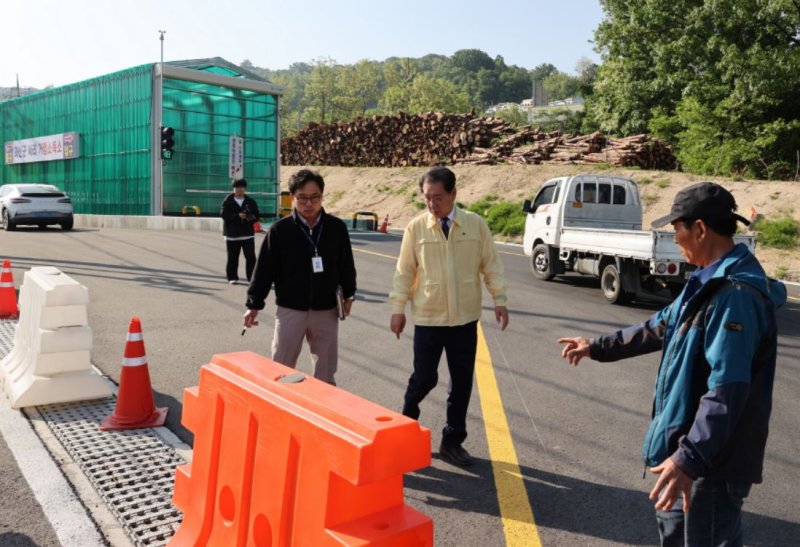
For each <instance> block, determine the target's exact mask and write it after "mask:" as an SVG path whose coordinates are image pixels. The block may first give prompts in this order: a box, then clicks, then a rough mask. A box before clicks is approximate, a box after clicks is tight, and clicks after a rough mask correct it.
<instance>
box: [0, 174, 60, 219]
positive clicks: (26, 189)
mask: <svg viewBox="0 0 800 547" xmlns="http://www.w3.org/2000/svg"><path fill="white" fill-rule="evenodd" d="M0 222H2V224H3V228H4V229H5V230H15V229H16V228H17V226H19V225H21V224H28V225H33V226H38V227H39V228H42V229H43V228H46V227H47V226H48V224H60V225H61V228H62V229H64V230H72V225H73V223H74V219H73V216H72V200H71V199H70V198H69V197H67V196H66V195H65V194H64V192H62V191H61V190H59V189H58V188H56V187H55V186H52V185H50V184H33V183H31V184H28V183H20V184H4V185H3V186H0Z"/></svg>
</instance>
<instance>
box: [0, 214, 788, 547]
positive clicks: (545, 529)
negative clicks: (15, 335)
mask: <svg viewBox="0 0 800 547" xmlns="http://www.w3.org/2000/svg"><path fill="white" fill-rule="evenodd" d="M260 237H262V236H259V239H260ZM399 241H400V239H399V237H398V235H396V234H389V235H381V234H353V245H354V249H355V251H356V265H357V269H358V286H359V290H358V297H357V301H356V302H355V304H354V306H353V315H352V316H351V317H350V318H348V319H347V320H346V321H344V322H343V323H342V324H341V326H340V328H341V330H340V355H341V358H340V363H339V373H338V374H337V383H338V385H339V386H340V387H342V388H344V389H346V390H348V391H351V392H353V393H356V394H358V395H361V396H363V397H365V398H368V399H370V400H372V401H375V402H377V403H379V404H381V405H384V406H386V407H388V408H390V409H394V410H398V409H399V408H400V406H401V400H402V395H403V391H404V387H405V384H406V382H407V378H408V375H409V373H410V369H411V333H412V332H413V329H412V328H411V326H409V328H407V332H406V333H404V334H403V336H402V337H401V339H400V340H396V339H395V337H394V335H392V333H391V332H390V331H389V328H388V322H389V315H390V311H389V306H388V303H387V293H388V291H389V288H390V284H391V275H392V272H393V269H394V257H395V256H396V254H397V252H398V249H399ZM499 248H500V250H501V253H502V254H501V256H502V258H503V262H504V264H505V266H506V276H507V279H508V282H509V294H510V302H509V309H510V312H511V322H510V325H509V327H508V329H507V330H506V331H504V332H501V331H500V330H499V329H498V328H497V327H496V325H494V319H493V313H492V309H491V307H490V306H489V305H488V304H487V305H486V306H485V312H484V317H483V320H482V329H483V333H484V336H485V339H486V343H487V345H488V348H489V352H490V355H491V360H492V369H491V370H492V372H493V374H494V377H495V378H496V381H497V386H498V390H499V394H500V398H501V401H502V410H503V411H504V414H505V418H506V419H507V422H508V428H509V431H510V435H511V439H513V447H514V453H515V455H516V459H517V461H518V465H519V470H520V474H521V477H522V480H523V481H524V487H525V494H526V496H525V498H526V499H524V500H523V502H527V503H528V504H529V505H530V507H531V509H532V513H533V519H534V522H535V525H532V526H531V527H529V528H528V531H531V530H533V533H534V534H536V535H537V536H538V538H539V539H540V540H541V544H543V545H622V544H634V545H655V544H657V540H658V535H657V532H656V528H655V520H654V516H653V513H652V503H651V502H649V501H648V500H647V492H649V489H650V488H651V487H652V484H653V480H652V479H651V478H650V477H649V476H648V477H647V478H645V479H642V473H643V471H644V467H643V465H642V463H641V460H640V457H639V454H640V450H641V441H642V438H643V435H644V432H645V428H646V425H647V422H648V417H649V413H650V408H651V394H652V389H653V382H654V378H655V374H656V368H657V365H658V355H656V354H653V355H650V356H645V357H641V358H638V359H634V360H630V361H627V362H622V363H614V364H598V363H592V362H588V361H585V362H584V363H582V364H581V366H580V367H578V368H572V367H570V366H569V365H567V364H566V363H565V362H563V361H562V360H561V358H560V354H559V352H560V348H559V347H558V345H557V344H556V342H555V340H556V339H557V338H558V337H561V336H567V335H573V334H584V335H588V336H591V335H595V334H600V333H604V332H607V331H610V330H615V329H617V328H619V327H623V326H626V325H629V324H632V323H635V322H639V321H642V320H644V319H645V318H646V317H647V316H648V315H650V314H651V313H653V312H654V311H655V309H656V307H654V306H652V305H647V304H639V305H636V306H633V307H616V306H609V305H607V304H605V302H604V301H603V299H602V297H601V295H600V292H599V289H598V288H597V284H596V283H595V282H593V281H591V280H588V279H585V278H580V277H574V278H568V279H566V280H556V281H554V282H550V283H544V282H538V281H536V280H534V279H533V278H532V275H531V273H530V270H529V266H528V260H529V259H528V258H527V257H525V256H524V255H523V254H522V252H521V250H520V249H519V248H518V247H514V246H508V247H506V246H501V247H499ZM1 258H8V259H10V260H11V261H12V266H13V271H14V276H15V281H16V283H17V286H19V285H20V284H21V283H22V279H23V273H24V271H25V270H27V269H28V268H30V267H32V266H40V265H49V266H55V267H57V268H59V269H61V270H62V271H64V272H65V273H67V274H68V275H70V276H72V277H73V278H74V279H76V280H77V281H79V282H81V283H83V284H84V285H86V286H87V287H88V288H89V291H90V298H91V304H90V306H89V315H90V325H91V326H92V328H93V331H94V350H93V353H92V361H93V362H94V363H95V365H96V366H98V367H99V368H100V369H101V370H102V371H103V372H104V373H106V374H107V375H109V376H110V377H112V378H113V379H115V380H117V379H118V378H119V370H120V361H121V356H122V350H123V346H124V342H125V334H126V329H127V325H128V322H129V320H130V318H131V317H132V316H139V317H140V318H141V319H142V325H143V330H144V339H145V345H146V348H147V355H148V361H149V370H150V375H151V378H152V383H153V388H154V390H155V392H156V403H157V404H158V405H159V406H165V405H166V406H169V408H170V413H169V417H168V420H167V425H168V427H169V428H170V429H172V430H173V431H175V432H176V433H177V434H178V436H179V437H181V438H182V439H183V440H185V441H187V442H189V443H190V444H191V442H192V434H191V432H189V431H188V430H186V429H185V428H183V427H182V426H181V424H180V414H181V399H182V395H183V389H184V388H186V387H188V386H193V385H196V383H197V381H198V371H199V368H200V367H201V366H202V365H203V364H204V363H206V362H208V361H209V359H210V357H211V356H212V355H214V354H217V353H227V352H232V351H241V350H252V351H255V352H257V353H261V354H264V355H269V348H270V342H271V336H272V326H273V322H272V310H274V305H273V303H272V300H271V299H270V301H268V308H267V311H266V312H265V313H263V314H261V316H260V319H261V320H262V324H261V325H260V326H259V327H257V328H254V329H252V330H250V331H248V332H247V334H246V335H245V336H241V335H240V332H241V316H242V313H243V312H244V301H245V290H246V289H245V287H244V286H230V285H228V284H227V283H226V282H225V279H224V263H225V252H224V242H223V241H222V238H221V236H219V235H218V234H213V233H208V232H158V231H145V230H113V229H77V230H75V231H73V232H69V233H66V232H61V231H59V230H56V229H48V230H44V231H39V230H36V229H31V230H26V229H20V230H19V231H17V232H14V233H0V259H1ZM242 268H243V266H242ZM797 296H798V295H797V294H796V293H795V297H794V299H793V300H791V301H790V303H789V304H788V305H787V306H785V307H784V308H783V309H782V310H781V311H780V312H779V321H780V329H781V335H780V341H779V343H780V347H779V357H778V359H779V362H778V372H777V378H776V382H775V404H774V412H773V418H772V423H771V425H772V427H771V432H770V440H769V445H768V454H767V461H766V469H765V483H764V484H763V485H760V486H757V487H755V488H754V489H753V492H752V493H751V496H750V498H748V500H747V501H746V504H745V510H746V534H747V535H746V542H747V544H748V545H770V546H775V545H794V544H796V538H797V537H800V490H798V489H797V488H796V483H797V476H798V474H799V473H800V440H798V437H797V434H796V430H797V424H798V420H797V416H799V415H800V398H799V397H797V395H798V393H800V298H798V297H797ZM485 302H488V299H487V300H485ZM298 368H299V369H300V370H302V371H304V372H310V366H309V362H308V356H307V354H306V353H304V354H303V356H302V357H301V362H300V364H299V366H298ZM446 385H447V372H446V367H445V366H442V367H441V369H440V385H439V387H438V388H437V389H436V390H434V391H433V392H432V393H431V394H430V396H429V397H428V399H426V401H425V402H424V403H423V405H422V416H421V418H420V421H421V422H422V424H423V425H425V426H427V427H429V428H430V429H431V431H432V443H433V449H434V452H435V451H436V447H438V443H439V439H440V431H441V428H442V426H443V425H444V409H445V399H446ZM487 418H489V417H488V416H485V415H484V414H483V412H482V407H481V404H480V401H479V389H476V390H475V391H474V392H473V401H472V403H471V406H470V415H469V431H470V436H469V438H468V440H467V442H466V445H465V446H466V447H467V448H468V450H469V451H470V452H471V453H472V454H473V455H474V456H475V457H476V458H477V462H476V464H475V465H474V466H473V467H472V468H469V469H460V468H456V467H453V466H451V465H449V464H447V463H445V462H443V461H441V460H439V459H438V456H437V455H435V454H434V457H433V462H432V465H431V466H430V467H428V468H426V469H423V470H420V471H417V472H414V473H411V474H409V475H407V476H406V479H405V487H406V499H407V503H409V504H410V505H411V506H413V507H414V508H416V509H418V510H420V511H422V512H423V513H425V514H427V515H429V516H430V517H432V518H433V519H434V524H435V541H436V545H502V544H504V543H505V541H506V535H505V533H506V532H504V530H508V529H509V527H513V525H514V524H515V523H519V521H522V520H525V519H526V517H525V516H524V512H515V511H512V512H510V513H509V512H507V511H506V512H504V513H503V514H502V518H501V509H500V508H501V507H503V506H504V500H505V498H504V496H505V495H506V492H505V491H504V490H503V489H502V488H500V489H498V487H497V486H496V482H495V476H494V473H493V465H492V461H491V459H490V456H489V447H488V445H487V436H486V435H487V434H486V429H485V427H484V423H485V421H486V420H487ZM494 463H495V468H497V464H498V462H497V461H495V462H494ZM499 463H503V462H499ZM498 496H500V499H498ZM504 507H508V505H505V506H504ZM513 507H518V505H513V504H512V508H513ZM520 544H528V545H535V544H536V543H535V537H534V536H530V537H528V538H526V539H525V541H523V542H522V543H520Z"/></svg>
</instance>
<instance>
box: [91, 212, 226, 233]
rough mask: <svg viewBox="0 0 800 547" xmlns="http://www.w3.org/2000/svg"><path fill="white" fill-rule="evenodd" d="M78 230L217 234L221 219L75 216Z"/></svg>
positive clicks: (220, 231)
mask: <svg viewBox="0 0 800 547" xmlns="http://www.w3.org/2000/svg"><path fill="white" fill-rule="evenodd" d="M75 226H76V227H78V228H135V229H139V230H172V231H175V230H188V231H195V232H196V231H204V232H219V234H220V235H221V234H222V219H221V218H218V217H190V216H186V217H154V216H120V215H83V214H81V215H75Z"/></svg>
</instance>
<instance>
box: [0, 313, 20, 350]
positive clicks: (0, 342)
mask: <svg viewBox="0 0 800 547" xmlns="http://www.w3.org/2000/svg"><path fill="white" fill-rule="evenodd" d="M15 330H17V321H16V320H15V319H0V359H2V358H3V357H5V356H6V355H8V354H9V353H11V349H12V348H13V347H14V331H15Z"/></svg>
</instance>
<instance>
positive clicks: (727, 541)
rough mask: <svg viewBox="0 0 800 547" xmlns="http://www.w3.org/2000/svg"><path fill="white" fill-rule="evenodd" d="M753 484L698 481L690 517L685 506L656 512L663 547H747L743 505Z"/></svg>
mask: <svg viewBox="0 0 800 547" xmlns="http://www.w3.org/2000/svg"><path fill="white" fill-rule="evenodd" d="M751 486H752V485H751V484H750V483H749V482H732V481H721V480H708V479H702V478H700V479H697V480H696V481H694V484H693V485H692V504H691V508H690V509H689V512H688V513H684V512H683V504H682V503H679V504H678V507H675V508H673V509H672V510H671V511H656V521H657V522H658V533H659V535H660V536H661V545H662V546H663V547H683V546H684V545H685V546H687V547H693V546H695V545H698V546H703V547H712V546H714V547H739V546H741V545H742V544H743V531H742V504H743V503H744V498H746V497H747V494H749V493H750V487H751Z"/></svg>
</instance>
